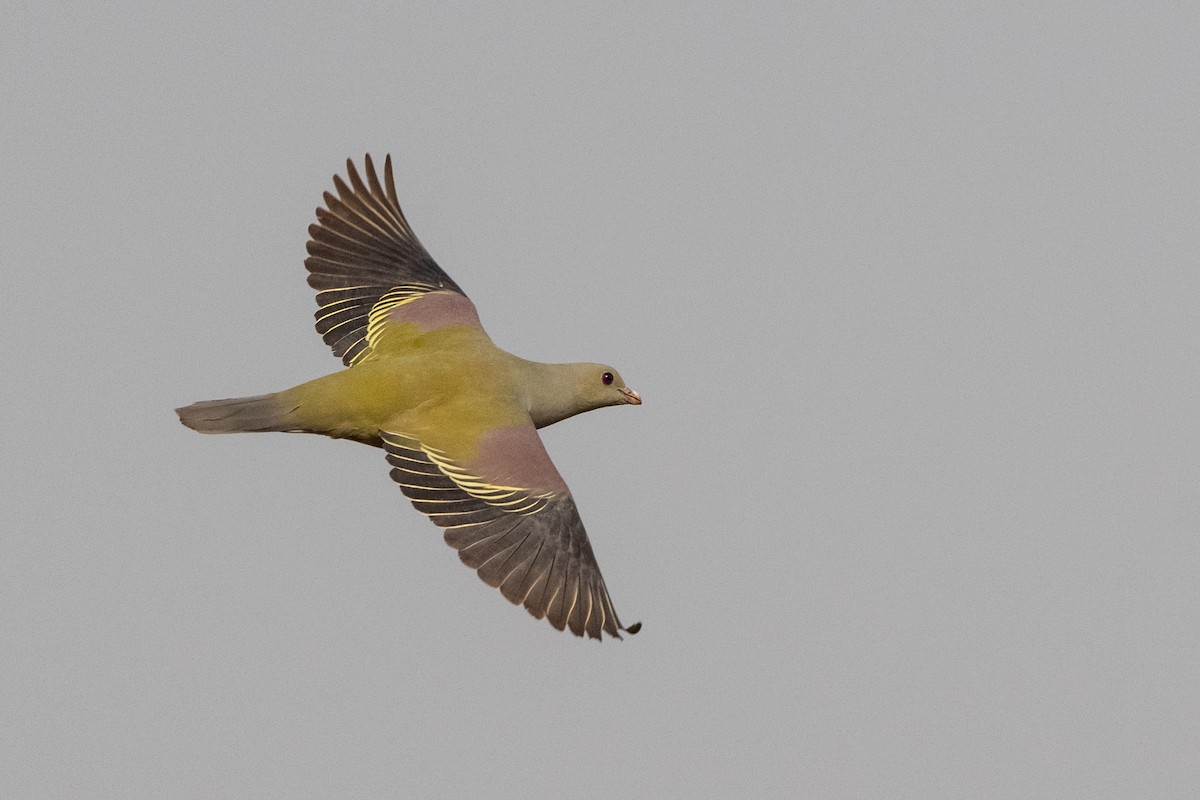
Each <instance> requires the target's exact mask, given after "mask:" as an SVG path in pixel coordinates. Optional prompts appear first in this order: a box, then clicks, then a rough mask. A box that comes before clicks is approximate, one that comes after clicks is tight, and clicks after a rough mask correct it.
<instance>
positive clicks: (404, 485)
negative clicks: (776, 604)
mask: <svg viewBox="0 0 1200 800" xmlns="http://www.w3.org/2000/svg"><path fill="white" fill-rule="evenodd" d="M381 436H382V438H383V444H384V448H385V449H386V450H387V454H388V456H387V458H388V463H390V464H391V465H392V467H393V469H392V472H391V475H392V479H393V480H395V481H396V482H397V483H398V484H400V488H401V490H402V491H403V492H404V494H405V496H407V497H408V498H409V500H411V501H412V504H413V506H414V507H416V509H417V510H418V511H420V512H421V513H422V514H425V515H427V516H428V517H429V518H430V519H431V520H433V521H434V522H435V523H436V524H437V525H439V526H441V527H443V528H446V543H447V544H449V545H450V546H451V547H453V548H455V549H456V550H458V555H459V558H461V559H462V561H463V563H465V564H466V565H467V566H469V567H472V568H473V569H475V570H477V571H478V573H479V577H480V578H482V579H483V580H484V582H486V583H487V584H488V585H490V586H495V587H497V588H499V589H500V591H501V593H502V594H503V595H504V596H505V597H507V598H508V599H509V600H510V601H512V602H513V603H516V604H519V605H524V606H525V608H526V609H527V610H528V611H529V613H530V614H532V615H533V616H535V617H537V618H538V619H541V618H543V617H545V618H546V619H547V620H548V621H549V622H550V624H551V625H553V626H554V627H555V628H558V629H559V630H562V629H563V628H565V627H570V629H571V632H572V633H574V634H575V635H576V636H583V635H584V634H586V635H587V636H589V637H591V638H593V639H599V638H601V631H603V632H605V633H608V634H609V635H610V636H614V637H616V638H618V639H620V638H621V631H625V632H627V633H630V634H633V633H637V632H638V631H639V630H640V629H641V624H640V623H638V624H635V625H631V626H629V627H628V628H626V627H624V626H623V625H621V621H620V619H618V618H617V612H616V611H615V610H614V609H613V604H612V599H611V598H610V597H609V595H608V589H607V587H605V585H604V578H603V577H602V576H601V574H600V567H599V566H598V565H597V563H596V556H595V555H594V554H593V553H592V546H591V544H590V543H589V542H588V538H587V532H586V531H585V530H584V527H583V521H582V520H581V519H580V518H579V512H578V510H577V509H576V507H575V501H574V499H572V497H571V495H570V493H560V494H553V495H548V496H546V495H535V494H533V493H530V492H528V491H527V490H523V489H519V488H515V487H486V488H483V489H478V488H476V489H475V491H476V494H485V495H489V497H488V499H483V497H480V496H476V494H471V493H469V492H468V491H467V490H466V489H464V488H463V486H462V485H460V484H459V483H458V482H456V481H455V480H454V479H453V478H452V477H451V476H450V475H448V474H447V472H446V469H447V468H449V467H446V468H444V467H442V466H439V465H438V464H437V463H435V462H434V460H433V459H432V458H431V457H430V453H429V452H428V451H427V450H425V449H423V448H422V446H421V443H420V442H418V441H417V440H416V439H413V438H412V437H410V436H407V435H404V434H401V433H389V432H386V431H385V432H382V433H381ZM467 477H472V476H467ZM460 480H464V476H462V475H460ZM479 480H480V479H475V481H479ZM473 484H474V481H465V485H472V486H473ZM473 488H474V486H473Z"/></svg>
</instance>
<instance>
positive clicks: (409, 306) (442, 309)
mask: <svg viewBox="0 0 1200 800" xmlns="http://www.w3.org/2000/svg"><path fill="white" fill-rule="evenodd" d="M388 319H389V320H391V321H393V322H409V323H412V324H413V325H416V326H417V327H418V328H419V329H421V331H432V330H437V329H438V328H444V327H446V326H447V325H466V326H468V327H471V328H478V329H479V330H483V325H482V324H481V323H480V322H479V314H478V313H477V312H476V311H475V304H474V303H472V302H471V301H470V300H469V299H467V298H466V297H463V296H462V295H461V294H458V293H457V292H429V293H427V294H423V295H421V296H420V297H418V298H416V299H415V300H412V301H410V302H407V303H405V304H403V305H399V306H396V307H395V308H393V309H392V310H391V311H389V312H388Z"/></svg>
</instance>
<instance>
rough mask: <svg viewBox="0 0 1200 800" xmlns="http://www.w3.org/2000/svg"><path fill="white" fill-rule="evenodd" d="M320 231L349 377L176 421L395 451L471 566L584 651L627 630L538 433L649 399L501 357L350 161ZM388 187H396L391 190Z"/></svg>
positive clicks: (319, 272) (605, 382)
mask: <svg viewBox="0 0 1200 800" xmlns="http://www.w3.org/2000/svg"><path fill="white" fill-rule="evenodd" d="M346 172H347V176H348V178H349V181H350V182H349V185H347V184H346V182H345V181H343V180H342V179H341V178H340V177H338V176H336V175H335V176H334V178H333V182H334V186H335V187H336V188H337V196H336V197H335V196H333V195H332V194H330V193H329V192H326V193H325V195H324V199H325V205H326V207H325V208H318V209H317V223H316V224H314V225H310V226H309V229H308V233H309V236H310V237H312V238H311V239H310V241H309V242H308V254H309V257H308V259H307V260H306V261H305V262H304V264H305V266H306V267H307V268H308V272H309V276H308V283H309V285H310V286H312V288H314V289H316V290H317V305H318V307H319V308H318V310H317V312H316V319H317V322H316V327H317V332H318V333H320V334H321V335H322V336H323V337H324V339H325V342H326V343H327V344H328V345H329V346H330V347H332V348H333V352H334V354H335V355H337V356H339V357H341V359H342V361H343V363H344V364H345V366H346V368H345V369H343V370H341V371H339V372H335V373H333V374H331V375H326V376H325V377H323V378H317V379H316V380H312V381H309V382H308V383H302V384H300V385H299V386H296V387H294V388H292V389H285V390H284V391H282V392H275V393H274V394H265V395H259V396H256V397H239V398H234V399H230V400H209V401H206V402H201V403H194V404H192V405H190V406H185V407H183V408H179V409H176V412H177V413H178V414H179V419H180V421H181V422H182V423H183V424H184V425H186V426H187V427H189V428H191V429H192V430H196V431H200V432H201V433H237V432H242V431H286V432H290V433H317V434H321V435H323V436H329V437H332V438H334V439H353V440H354V441H358V442H363V443H364V444H369V445H373V446H375V447H381V448H383V450H384V451H385V452H386V453H387V460H388V463H389V464H390V465H391V467H392V470H391V476H392V478H393V480H395V481H396V482H397V483H398V484H400V489H401V490H402V491H403V492H404V494H405V495H406V496H407V497H408V499H409V500H411V501H412V504H413V506H415V507H416V509H417V510H418V511H420V512H421V513H423V514H425V515H426V516H428V517H429V518H430V519H431V520H433V522H434V523H435V524H437V525H438V526H440V527H442V528H445V529H446V530H445V538H446V543H447V544H449V545H450V546H451V547H453V548H455V549H456V550H458V555H459V557H460V558H461V559H462V561H463V562H464V563H466V564H467V565H468V566H470V567H472V568H474V569H476V570H477V571H478V573H479V577H481V578H482V579H483V580H484V581H486V582H487V583H488V584H490V585H491V586H495V587H497V588H498V589H499V590H500V591H501V593H503V595H504V596H505V597H507V598H508V599H509V600H511V601H512V602H513V603H517V604H521V605H524V606H525V608H526V609H528V611H529V613H530V614H532V615H533V616H534V617H536V618H538V619H541V618H543V617H545V618H546V620H548V621H549V622H550V624H551V625H553V626H554V627H555V628H558V629H559V630H563V629H564V628H566V627H569V628H570V629H571V632H572V633H574V634H575V635H576V636H583V635H584V634H585V633H586V634H587V635H588V636H589V637H591V638H593V639H600V638H601V632H602V631H603V632H606V633H608V634H609V635H610V636H613V637H615V638H617V639H620V638H621V632H622V631H624V632H626V633H630V634H633V633H637V632H638V630H639V629H640V628H641V623H637V624H634V625H630V626H629V627H628V628H626V627H625V626H623V625H622V624H621V621H620V619H618V617H617V612H616V610H615V609H614V608H613V604H612V600H611V598H609V595H608V589H607V588H606V587H605V585H604V578H603V577H601V575H600V567H599V566H598V565H597V563H596V557H595V555H594V554H593V553H592V546H591V544H590V543H589V542H588V537H587V533H586V532H585V531H584V528H583V522H582V521H581V520H580V518H579V511H578V509H576V507H575V500H574V499H573V498H572V497H571V491H570V490H569V489H568V488H567V484H566V483H565V482H564V481H563V479H562V476H561V475H559V473H558V470H557V469H555V467H554V463H553V462H552V461H551V460H550V456H549V455H548V454H547V453H546V448H545V447H544V446H543V445H542V440H541V437H539V436H538V433H537V429H538V428H543V427H545V426H547V425H553V424H554V423H555V422H558V421H559V420H563V419H566V418H567V417H571V416H574V415H575V414H579V413H581V412H584V411H591V410H592V409H594V408H601V407H602V406H618V405H640V404H641V402H642V399H641V397H640V396H639V395H638V393H637V392H635V391H634V390H633V389H631V388H629V387H628V386H626V385H625V381H624V380H622V379H621V375H620V374H619V373H618V372H617V371H616V370H615V369H613V368H612V367H608V366H605V365H603V364H542V363H539V362H536V361H526V360H525V359H523V358H518V357H517V356H514V355H511V354H510V353H507V352H505V351H504V350H501V349H500V348H499V347H497V346H496V345H495V344H493V343H492V340H491V338H490V337H489V336H488V335H487V332H486V331H484V329H483V326H482V325H481V324H480V322H479V315H478V314H477V313H476V311H475V305H474V303H472V302H471V300H470V299H469V298H468V297H467V296H466V294H465V293H464V292H463V290H462V289H460V288H459V287H458V284H456V283H455V282H454V281H453V280H452V279H451V278H450V276H449V275H447V274H446V273H445V272H443V271H442V269H441V268H440V267H439V266H438V265H437V264H436V263H435V262H434V260H433V259H432V258H431V257H430V256H429V253H427V252H426V251H425V248H424V247H422V246H421V243H420V242H419V241H417V237H416V236H415V235H414V234H413V231H412V228H411V227H409V224H408V221H407V220H406V219H405V218H404V214H403V212H401V210H400V203H399V201H398V200H397V199H396V186H395V182H394V180H393V178H392V159H391V156H388V157H387V160H386V161H385V162H384V167H383V179H384V183H383V184H382V185H381V184H380V182H379V177H378V176H377V175H376V172H375V167H374V165H373V164H372V163H371V157H370V156H367V158H366V182H365V183H364V182H363V180H362V178H361V177H359V174H358V171H357V170H356V169H355V168H354V164H353V162H351V161H349V160H347V162H346ZM385 187H386V188H385Z"/></svg>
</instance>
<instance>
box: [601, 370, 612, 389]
mask: <svg viewBox="0 0 1200 800" xmlns="http://www.w3.org/2000/svg"><path fill="white" fill-rule="evenodd" d="M600 380H602V381H604V385H605V386H612V382H613V376H612V373H611V372H606V373H604V374H603V375H601V376H600Z"/></svg>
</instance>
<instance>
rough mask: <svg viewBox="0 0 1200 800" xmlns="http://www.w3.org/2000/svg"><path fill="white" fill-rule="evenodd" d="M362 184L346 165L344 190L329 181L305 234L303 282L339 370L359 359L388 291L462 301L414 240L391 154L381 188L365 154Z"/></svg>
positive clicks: (350, 165) (341, 184) (350, 164)
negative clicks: (313, 293)
mask: <svg viewBox="0 0 1200 800" xmlns="http://www.w3.org/2000/svg"><path fill="white" fill-rule="evenodd" d="M366 173H367V180H366V183H364V182H363V179H362V178H361V177H359V174H358V170H356V169H355V167H354V163H353V162H351V161H349V160H347V161H346V174H347V176H348V177H349V179H350V183H349V185H347V184H346V182H345V181H343V180H342V179H341V178H340V177H338V176H336V175H335V176H334V179H333V181H334V186H335V187H336V188H337V192H338V194H337V196H336V197H335V196H334V195H332V194H330V193H329V192H326V193H325V206H326V207H325V208H318V209H317V224H315V225H310V226H309V228H308V234H309V236H310V237H312V238H311V239H310V241H309V242H308V254H309V257H308V258H307V259H306V260H305V262H304V265H305V266H306V267H307V268H308V271H309V276H308V285H309V286H311V287H313V288H314V289H316V290H317V305H318V306H319V308H318V310H317V312H316V315H315V316H316V320H317V322H316V328H317V332H318V333H320V334H321V336H322V337H323V338H324V339H325V343H326V344H328V345H329V346H330V347H331V348H333V352H334V355H337V356H339V357H340V358H341V359H342V361H343V363H345V364H346V366H351V365H352V364H354V363H356V362H357V361H358V360H360V359H361V358H362V356H363V355H365V354H366V352H367V350H368V349H369V347H370V344H369V342H368V341H367V324H368V321H369V316H370V313H371V308H372V307H373V306H374V305H375V304H376V303H377V302H378V301H379V299H380V298H381V297H383V296H384V295H386V294H387V293H388V292H389V291H391V290H392V289H394V288H396V287H399V286H405V287H408V288H410V289H413V290H417V291H426V292H428V291H446V290H448V291H452V292H457V293H458V294H462V295H464V296H465V293H464V292H463V291H462V289H460V288H459V287H458V284H456V283H455V282H454V281H453V280H452V279H451V278H450V276H449V275H447V274H446V273H445V272H444V271H442V268H441V267H439V266H438V265H437V263H436V262H435V261H434V260H433V258H431V257H430V255H429V253H427V252H426V251H425V248H424V247H422V246H421V243H420V242H419V241H418V240H417V237H416V235H415V234H414V233H413V231H412V228H411V227H409V224H408V220H406V219H405V218H404V212H403V211H401V210H400V202H399V201H398V200H397V198H396V185H395V181H394V180H393V177H392V157H391V156H388V157H387V158H386V160H385V161H384V165H383V176H384V183H385V184H386V189H385V188H384V186H383V185H381V184H380V182H379V177H378V175H376V174H375V165H374V164H373V163H372V162H371V157H370V156H367V157H366Z"/></svg>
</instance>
